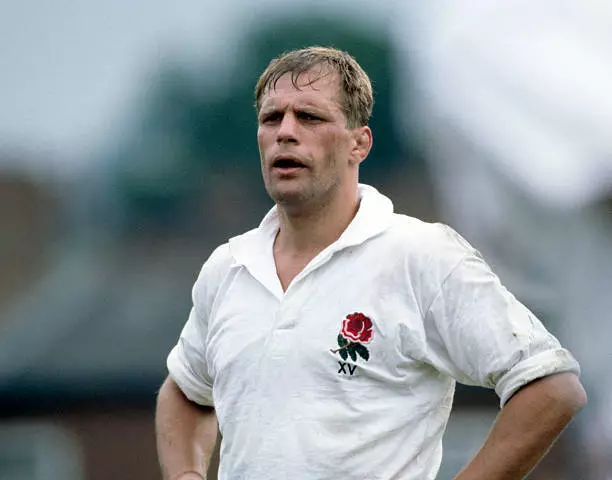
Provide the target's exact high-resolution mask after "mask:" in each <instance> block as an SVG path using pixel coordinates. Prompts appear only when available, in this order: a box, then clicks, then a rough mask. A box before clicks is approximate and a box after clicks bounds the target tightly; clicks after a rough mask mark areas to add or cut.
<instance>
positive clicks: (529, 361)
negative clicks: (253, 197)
mask: <svg viewBox="0 0 612 480" xmlns="http://www.w3.org/2000/svg"><path fill="white" fill-rule="evenodd" d="M359 188H360V193H361V203H360V207H359V211H358V212H357V214H356V216H355V218H354V219H353V221H352V222H351V224H350V225H349V226H348V227H347V229H346V230H345V232H344V233H343V234H342V236H341V237H340V238H339V239H338V240H337V241H336V242H335V243H333V244H332V245H330V246H329V247H327V248H326V249H325V250H323V251H322V252H321V253H320V254H319V255H317V256H316V257H315V258H314V259H313V260H312V261H311V262H310V263H309V264H308V266H306V268H305V269H304V270H303V271H302V272H301V273H300V274H299V275H297V276H296V277H295V279H294V280H293V281H292V282H291V284H290V286H289V288H288V289H287V291H286V292H285V293H283V291H282V288H281V285H280V281H279V279H278V277H277V275H276V269H275V265H274V259H273V254H272V245H273V241H274V237H275V235H276V233H277V231H278V226H279V223H278V218H277V212H276V209H275V208H273V209H272V210H271V211H270V212H269V213H268V214H267V215H266V217H265V218H264V219H263V221H262V223H261V225H260V226H259V227H258V228H256V229H254V230H251V231H249V232H247V233H245V234H243V235H240V236H237V237H235V238H232V239H231V240H230V241H229V243H228V244H225V245H222V246H221V247H219V248H217V249H216V250H215V251H214V252H213V254H212V255H211V256H210V258H209V259H208V261H207V262H206V263H205V264H204V266H203V268H202V271H201V273H200V275H199V277H198V279H197V281H196V283H195V286H194V288H193V308H192V310H191V313H190V315H189V319H188V321H187V323H186V325H185V327H184V329H183V331H182V333H181V336H180V339H179V341H178V343H177V345H176V346H175V347H174V349H173V350H172V351H171V353H170V355H169V357H168V369H169V371H170V375H171V376H172V378H173V379H174V380H175V381H176V383H177V384H178V385H179V387H180V388H181V389H182V390H183V392H184V393H185V395H186V396H187V397H188V398H189V399H191V400H193V401H194V402H197V403H199V404H203V405H214V407H215V409H216V413H217V416H218V420H219V426H220V430H221V433H222V435H223V442H222V446H221V465H220V469H219V478H220V479H222V480H225V479H232V480H234V479H235V480H238V479H240V480H260V479H261V480H263V479H265V480H269V479H284V478H292V479H304V480H325V479H330V480H332V479H333V480H336V479H340V478H342V479H359V480H364V479H368V480H369V479H384V480H389V479H403V480H424V479H433V478H435V476H436V473H437V471H438V469H439V465H440V462H441V456H442V434H443V432H444V429H445V426H446V422H447V420H448V417H449V413H450V409H451V405H452V399H453V393H454V387H455V381H459V382H462V383H465V384H469V385H480V386H484V387H489V388H494V389H495V391H496V392H497V394H498V395H499V397H500V399H501V404H502V405H503V404H504V402H505V401H506V400H507V399H508V398H509V397H510V396H511V395H512V394H513V393H514V392H515V391H516V390H517V389H518V388H520V387H521V386H522V385H525V384H526V383H528V382H530V381H532V380H534V379H536V378H539V377H542V376H545V375H549V374H552V373H557V372H565V371H572V372H576V373H578V372H579V366H578V364H577V362H576V361H575V360H574V358H573V357H572V355H571V354H570V353H569V352H568V351H567V350H565V349H563V348H561V346H560V344H559V342H558V341H557V340H556V339H555V338H554V337H553V336H552V335H551V334H550V333H549V332H547V330H546V329H545V328H544V327H543V326H542V324H541V323H540V322H539V321H538V320H537V319H536V318H535V316H534V315H533V314H532V313H531V312H530V311H529V310H528V309H527V308H526V307H524V306H523V305H522V304H521V303H520V302H518V301H517V300H516V299H515V298H514V297H513V296H512V294H511V293H509V292H508V291H507V290H506V289H505V288H504V287H503V286H502V285H501V284H500V282H499V279H498V278H497V277H496V275H494V274H493V273H492V272H491V270H490V268H489V267H488V265H487V264H486V263H485V261H484V260H483V259H482V258H481V256H480V255H479V254H478V252H477V251H476V250H474V249H473V248H472V247H470V246H469V245H468V244H467V242H466V241H465V240H463V239H462V238H461V237H460V236H459V235H458V234H456V233H455V232H454V231H453V230H451V229H450V228H449V227H446V226H444V225H441V224H429V223H425V222H422V221H420V220H417V219H415V218H411V217H408V216H405V215H399V214H395V213H393V205H392V203H391V201H390V200H389V199H388V198H386V197H385V196H383V195H381V194H380V193H378V192H377V191H376V190H375V189H374V188H372V187H368V186H365V185H360V187H359ZM353 314H362V315H361V316H359V315H357V316H355V315H353ZM349 315H351V316H352V317H351V318H353V319H356V320H354V321H352V323H351V321H350V319H349V318H347V317H348V316H349ZM366 318H367V320H365V319H366ZM343 327H345V328H343ZM361 340H363V341H361ZM341 347H344V348H341Z"/></svg>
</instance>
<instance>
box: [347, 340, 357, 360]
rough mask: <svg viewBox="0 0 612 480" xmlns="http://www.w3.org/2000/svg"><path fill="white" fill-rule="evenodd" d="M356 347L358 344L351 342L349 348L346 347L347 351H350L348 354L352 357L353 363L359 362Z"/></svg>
mask: <svg viewBox="0 0 612 480" xmlns="http://www.w3.org/2000/svg"><path fill="white" fill-rule="evenodd" d="M356 345H358V344H357V343H353V342H351V343H350V344H349V346H348V347H346V350H348V354H349V355H350V356H351V360H353V362H356V361H357V352H356V348H355V346H356Z"/></svg>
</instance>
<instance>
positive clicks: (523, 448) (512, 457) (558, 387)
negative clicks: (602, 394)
mask: <svg viewBox="0 0 612 480" xmlns="http://www.w3.org/2000/svg"><path fill="white" fill-rule="evenodd" d="M585 403H586V394H585V392H584V390H583V388H582V385H581V384H580V382H579V381H578V378H577V377H576V376H575V375H574V374H571V373H566V374H559V375H554V376H550V377H546V378H543V379H541V380H536V381H535V382H532V383H531V384H529V385H527V386H526V387H524V388H523V389H521V390H520V391H519V392H517V393H516V394H515V395H514V397H512V399H510V401H509V402H508V403H507V404H506V405H505V406H504V408H503V409H502V411H501V413H500V415H499V417H498V418H497V421H496V422H495V425H494V426H493V429H492V430H491V432H490V434H489V436H488V438H487V440H486V442H485V444H484V445H483V446H482V448H481V449H480V451H479V452H478V454H477V455H476V456H475V457H474V459H473V460H472V461H471V462H470V463H469V464H468V465H467V466H466V467H465V468H464V469H463V470H462V471H461V473H459V475H458V476H457V477H456V478H455V480H484V479H487V480H519V479H522V478H524V477H525V476H526V475H527V474H528V473H529V471H530V470H532V469H533V467H535V465H536V464H537V463H538V462H539V461H540V459H541V458H542V457H543V456H544V455H545V454H546V452H547V451H548V449H549V448H550V446H551V445H552V444H553V443H554V441H555V440H556V438H557V437H558V436H559V434H560V433H561V432H562V431H563V429H564V428H565V427H566V426H567V424H568V423H569V422H570V420H571V419H572V417H573V416H574V415H575V414H576V413H577V412H578V411H579V410H580V409H581V408H582V407H583V406H584V404H585Z"/></svg>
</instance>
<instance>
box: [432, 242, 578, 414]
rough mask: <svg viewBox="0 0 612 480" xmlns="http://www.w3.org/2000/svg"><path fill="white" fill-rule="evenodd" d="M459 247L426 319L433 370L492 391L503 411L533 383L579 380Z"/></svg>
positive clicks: (533, 321) (542, 332)
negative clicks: (566, 377)
mask: <svg viewBox="0 0 612 480" xmlns="http://www.w3.org/2000/svg"><path fill="white" fill-rule="evenodd" d="M454 235H456V236H457V237H458V235H457V234H454ZM459 241H460V242H462V248H463V249H464V255H463V256H462V258H461V259H460V260H459V261H458V262H457V263H456V264H455V265H454V266H452V268H450V269H449V271H448V274H447V276H446V277H445V278H444V280H443V282H442V284H441V286H440V288H439V291H438V293H437V294H436V295H435V297H434V299H433V301H432V303H431V305H430V307H429V308H428V310H427V311H426V314H425V318H424V327H425V334H426V340H427V349H428V355H427V356H428V358H429V360H430V362H431V363H432V365H433V366H434V367H436V368H437V369H439V370H440V371H443V372H446V373H447V374H449V375H450V376H452V377H454V378H455V379H456V380H457V381H458V382H460V383H464V384H467V385H478V386H482V387H487V388H493V389H495V391H496V393H497V395H498V396H499V397H500V402H501V405H502V406H503V405H504V404H505V403H506V401H507V400H508V399H509V398H510V397H511V396H512V395H513V394H514V393H515V392H516V391H517V390H518V389H520V388H521V387H522V386H524V385H526V384H527V383H529V382H531V381H533V380H536V379H538V378H541V377H544V376H548V375H552V374H555V373H561V372H574V373H576V374H579V371H580V369H579V365H578V363H577V362H576V360H575V359H574V357H573V356H572V355H571V353H570V352H569V351H567V350H566V349H564V348H563V347H562V346H561V345H560V343H559V341H558V340H557V339H556V338H555V337H554V336H553V335H552V334H551V333H550V332H548V331H547V330H546V328H545V327H544V326H543V325H542V323H541V322H540V321H539V320H538V319H537V318H536V316H535V315H534V314H533V313H532V312H531V311H530V310H529V309H528V308H527V307H526V306H524V305H523V304H522V303H521V302H520V301H518V300H517V299H516V298H515V297H514V296H513V295H512V294H511V293H510V292H509V291H508V290H507V289H506V288H505V287H504V286H503V285H502V284H501V282H500V280H499V278H498V277H497V276H496V275H495V274H494V273H493V272H492V270H491V269H490V267H489V266H488V264H487V263H486V262H485V260H484V259H483V258H482V257H481V256H480V254H479V253H478V252H477V251H476V250H474V249H472V248H471V247H469V245H468V244H467V242H465V240H463V239H459ZM463 242H465V243H463Z"/></svg>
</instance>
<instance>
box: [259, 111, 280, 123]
mask: <svg viewBox="0 0 612 480" xmlns="http://www.w3.org/2000/svg"><path fill="white" fill-rule="evenodd" d="M282 119H283V115H282V114H281V113H280V112H270V113H266V114H264V115H262V116H261V119H260V122H261V123H278V122H280V121H281V120H282Z"/></svg>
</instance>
